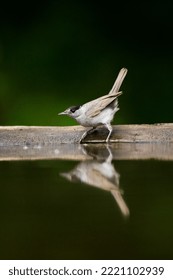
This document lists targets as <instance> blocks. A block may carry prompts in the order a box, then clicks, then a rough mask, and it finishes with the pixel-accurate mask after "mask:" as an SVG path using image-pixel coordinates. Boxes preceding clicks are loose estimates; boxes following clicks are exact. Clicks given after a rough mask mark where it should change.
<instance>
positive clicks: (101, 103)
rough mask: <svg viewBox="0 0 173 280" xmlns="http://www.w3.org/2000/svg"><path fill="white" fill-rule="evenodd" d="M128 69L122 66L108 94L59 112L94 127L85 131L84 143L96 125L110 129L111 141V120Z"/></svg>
mask: <svg viewBox="0 0 173 280" xmlns="http://www.w3.org/2000/svg"><path fill="white" fill-rule="evenodd" d="M127 71H128V70H127V69H126V68H122V69H121V70H120V71H119V74H118V76H117V78H116V80H115V82H114V84H113V87H112V89H111V90H110V92H109V93H108V94H106V95H103V96H101V97H99V98H96V99H94V100H92V101H89V102H87V103H85V104H83V105H77V106H71V107H69V108H68V109H66V110H65V111H64V112H61V113H59V114H58V115H67V116H69V117H72V118H73V119H75V120H76V121H77V122H78V123H79V124H80V125H82V126H84V127H92V128H91V129H89V130H87V131H85V132H84V133H83V135H82V137H81V139H80V141H79V143H82V142H83V140H84V138H85V137H86V136H87V134H90V133H92V132H93V131H94V130H95V129H96V127H98V126H101V125H103V126H105V127H106V128H107V129H108V131H109V133H108V136H107V138H106V143H108V142H109V139H110V136H111V133H112V126H111V122H112V120H113V118H114V115H115V113H116V112H117V111H118V110H119V107H118V97H119V96H120V95H121V94H122V91H119V89H120V87H121V84H122V82H123V80H124V78H125V76H126V74H127Z"/></svg>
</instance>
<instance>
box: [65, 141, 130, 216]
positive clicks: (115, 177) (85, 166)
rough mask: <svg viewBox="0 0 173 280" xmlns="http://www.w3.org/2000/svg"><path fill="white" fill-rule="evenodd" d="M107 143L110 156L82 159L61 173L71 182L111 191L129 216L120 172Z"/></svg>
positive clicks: (124, 214) (123, 211)
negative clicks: (121, 185)
mask: <svg viewBox="0 0 173 280" xmlns="http://www.w3.org/2000/svg"><path fill="white" fill-rule="evenodd" d="M107 145H108V144H106V146H105V147H106V149H107V151H108V153H109V154H108V156H107V157H106V158H104V159H102V160H98V159H93V158H92V159H89V160H86V161H82V162H80V163H78V164H77V166H75V168H73V169H72V170H71V171H69V172H65V173H64V172H63V173H60V175H61V176H62V177H64V178H66V179H67V180H69V181H71V182H76V183H77V182H81V183H83V184H86V185H89V186H93V187H97V188H99V189H102V190H105V191H108V192H110V193H111V194H112V195H113V197H114V199H115V200H116V202H117V204H118V206H119V208H120V210H121V212H122V214H123V216H125V217H128V216H129V215H130V210H129V208H128V206H127V204H126V202H125V200H124V198H123V190H122V189H121V188H120V174H119V173H118V172H117V171H116V169H115V167H114V165H113V164H112V160H113V155H112V152H111V150H110V148H109V146H107ZM82 146H83V149H84V150H83V152H84V153H85V154H87V155H89V156H90V153H88V151H87V149H86V147H85V146H84V145H82ZM90 147H91V145H90Z"/></svg>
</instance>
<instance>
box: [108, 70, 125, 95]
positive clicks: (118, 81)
mask: <svg viewBox="0 0 173 280" xmlns="http://www.w3.org/2000/svg"><path fill="white" fill-rule="evenodd" d="M127 71H128V70H127V69H126V68H122V69H121V70H120V72H119V74H118V77H117V78H116V80H115V83H114V85H113V87H112V89H111V90H110V92H109V94H112V93H115V92H118V91H119V89H120V87H121V85H122V82H123V80H124V78H125V76H126V74H127Z"/></svg>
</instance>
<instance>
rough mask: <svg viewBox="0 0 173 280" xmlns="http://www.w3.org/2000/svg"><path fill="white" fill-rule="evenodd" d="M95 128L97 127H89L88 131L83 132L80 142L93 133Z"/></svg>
mask: <svg viewBox="0 0 173 280" xmlns="http://www.w3.org/2000/svg"><path fill="white" fill-rule="evenodd" d="M95 129H96V127H93V128H91V129H89V130H86V131H85V132H84V133H83V134H82V137H81V139H80V141H79V143H81V142H82V140H83V139H84V138H85V137H86V136H87V135H88V134H90V133H92V132H93V131H94V130H95Z"/></svg>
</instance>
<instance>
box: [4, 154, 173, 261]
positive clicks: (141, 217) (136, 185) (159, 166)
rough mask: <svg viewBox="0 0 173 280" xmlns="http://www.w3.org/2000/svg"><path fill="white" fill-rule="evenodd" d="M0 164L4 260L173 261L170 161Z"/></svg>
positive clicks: (172, 166)
mask: <svg viewBox="0 0 173 280" xmlns="http://www.w3.org/2000/svg"><path fill="white" fill-rule="evenodd" d="M108 152H109V153H108V155H107V156H106V157H105V158H104V159H99V158H94V159H92V160H86V161H82V162H80V161H67V160H56V159H54V160H35V161H29V160H28V161H26V160H25V161H24V160H23V161H1V162H0V172H1V184H0V185H1V187H0V192H1V193H0V213H1V229H0V258H1V259H173V161H165V160H164V161H161V160H160V161H159V160H113V159H112V156H111V152H110V151H109V150H108Z"/></svg>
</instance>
